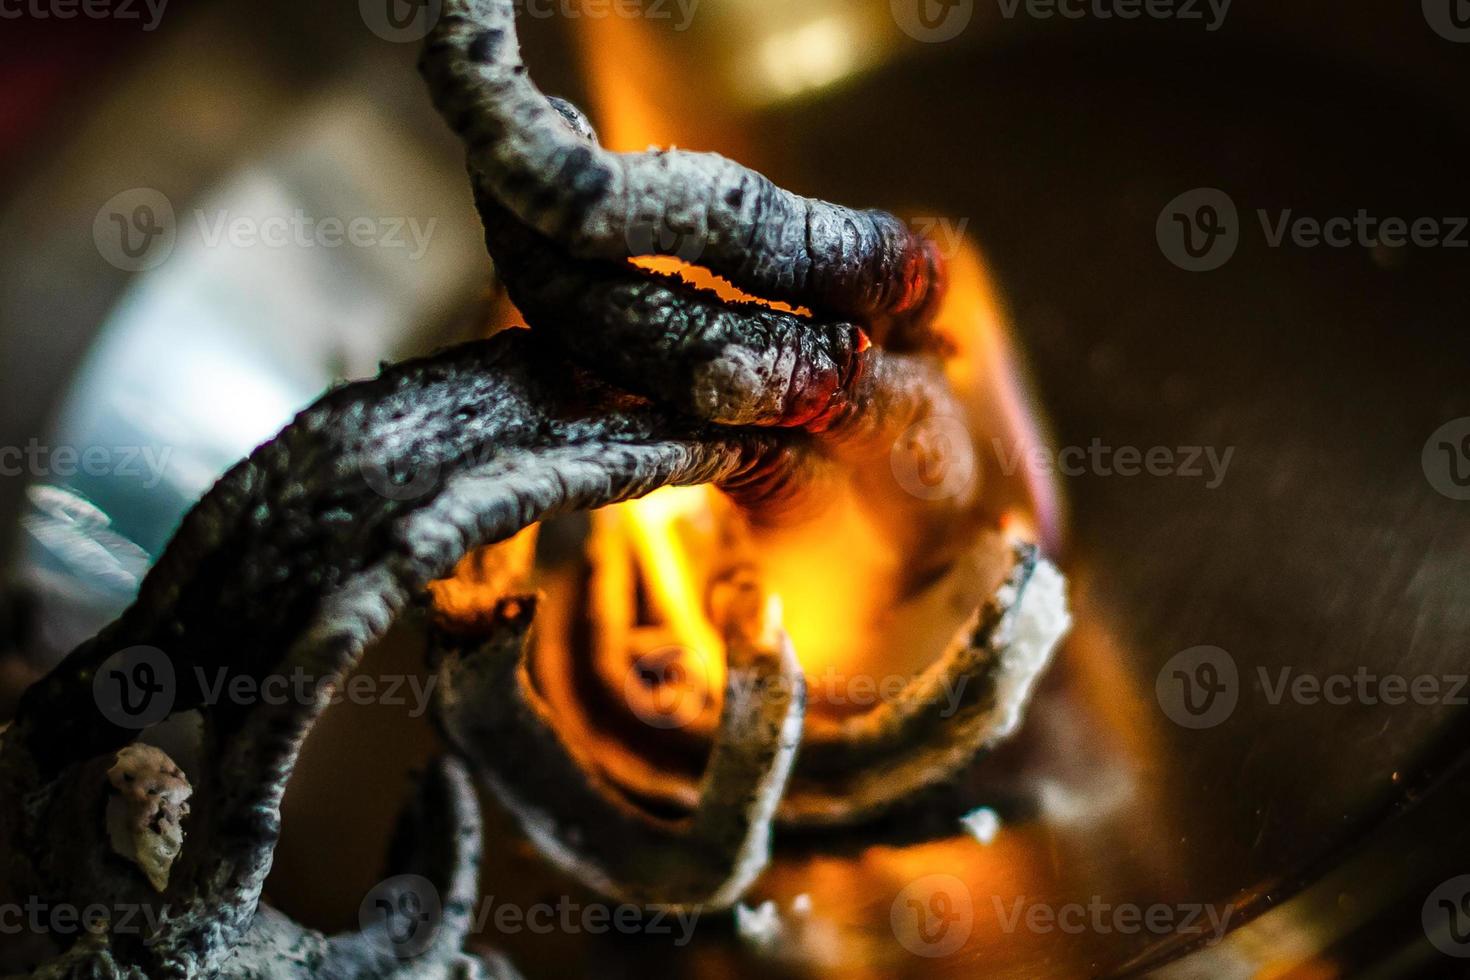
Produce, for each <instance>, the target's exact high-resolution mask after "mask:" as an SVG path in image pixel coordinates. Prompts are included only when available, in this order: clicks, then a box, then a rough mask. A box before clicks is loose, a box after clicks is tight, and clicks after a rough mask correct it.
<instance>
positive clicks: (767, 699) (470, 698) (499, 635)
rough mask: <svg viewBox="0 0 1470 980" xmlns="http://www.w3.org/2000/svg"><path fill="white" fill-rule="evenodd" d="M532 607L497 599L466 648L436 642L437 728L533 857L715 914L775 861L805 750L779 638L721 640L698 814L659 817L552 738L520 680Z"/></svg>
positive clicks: (611, 890)
mask: <svg viewBox="0 0 1470 980" xmlns="http://www.w3.org/2000/svg"><path fill="white" fill-rule="evenodd" d="M535 606H536V599H535V597H534V596H517V597H512V598H508V599H506V600H504V601H503V602H502V603H501V605H500V607H499V608H498V609H497V614H496V616H495V617H494V618H493V620H492V622H491V624H490V625H489V626H488V627H487V628H486V629H484V630H483V631H482V632H479V633H476V634H474V635H471V636H465V635H462V634H461V635H455V634H449V633H442V632H441V633H439V634H437V636H436V647H437V649H438V651H439V658H440V667H439V677H440V682H441V683H440V685H439V688H438V695H439V697H438V702H437V717H438V720H439V724H440V725H441V727H442V728H443V730H444V732H445V736H446V738H447V739H448V740H449V742H450V743H451V744H452V745H454V746H455V747H456V748H457V749H458V750H459V751H460V752H461V753H462V754H463V755H464V756H465V758H466V759H468V760H470V761H471V763H472V764H473V765H474V767H475V769H476V771H477V772H478V773H479V774H480V776H481V778H482V779H484V780H485V781H486V782H487V784H488V785H489V786H490V787H491V788H492V790H493V791H494V793H495V796H496V798H497V799H499V800H500V801H501V803H502V804H504V805H505V806H506V807H507V808H508V809H509V810H510V811H511V812H512V813H513V814H514V815H515V816H516V818H517V820H518V821H519V822H520V824H521V828H522V830H523V831H525V833H526V834H527V836H528V837H529V838H530V839H531V840H532V841H533V842H535V844H536V845H537V847H538V848H539V849H540V851H541V853H542V854H544V855H545V856H546V857H547V858H548V859H550V860H551V861H552V862H553V863H555V864H556V865H557V866H558V867H560V868H562V870H564V871H566V872H568V873H570V874H572V875H574V876H575V877H576V878H577V879H578V880H580V881H582V882H584V883H585V884H587V885H589V886H591V887H592V888H595V889H596V890H597V891H599V892H601V893H602V894H604V895H610V896H614V897H616V898H619V899H621V900H624V901H629V902H638V903H650V904H659V905H674V906H679V907H690V908H695V909H699V908H706V909H712V910H720V909H726V908H729V907H730V906H731V905H733V904H734V903H735V902H736V901H737V900H738V899H739V898H740V897H741V896H742V895H743V894H744V893H745V890H746V888H748V887H749V886H750V884H751V882H752V881H754V880H755V878H756V876H757V875H758V874H760V872H761V871H762V870H764V868H765V866H766V863H767V861H768V860H769V857H770V834H771V817H772V816H773V814H774V813H775V810H776V807H777V804H778V802H779V801H780V798H781V794H782V792H783V791H784V790H785V787H786V779H787V776H788V775H789V773H790V771H791V766H792V762H793V759H794V757H795V755H796V751H797V746H798V745H799V743H800V740H801V724H802V717H803V709H804V705H805V687H804V685H803V682H802V676H801V669H800V667H799V666H798V664H797V662H796V656H795V654H794V652H793V651H792V649H791V644H790V641H789V639H787V638H786V637H785V636H784V635H780V636H779V637H778V638H776V639H775V640H774V642H773V644H772V645H771V646H769V647H768V646H766V645H765V644H762V643H760V642H758V641H757V640H756V639H755V638H754V637H753V636H752V635H751V634H750V632H749V631H741V630H733V631H731V632H730V633H728V634H727V643H728V646H727V656H728V666H729V675H728V681H727V685H726V691H725V703H724V710H723V712H722V714H721V718H720V725H719V729H718V731H717V732H716V734H715V737H714V741H713V746H712V749H711V755H710V761H709V766H708V769H707V771H706V773H705V777H704V780H703V782H702V786H701V790H700V794H699V799H698V802H697V803H696V805H695V807H694V811H693V813H692V814H691V815H690V816H689V817H688V818H686V819H684V820H677V821H676V820H663V819H658V818H655V817H653V816H651V815H649V814H647V813H645V812H643V811H641V810H639V809H638V808H636V807H634V806H633V805H632V804H631V803H629V802H627V801H626V800H625V799H624V797H623V796H622V795H621V793H620V792H619V791H618V789H617V788H616V787H615V786H614V785H612V784H610V783H608V782H607V781H606V779H605V778H604V777H603V775H602V774H601V771H600V768H599V766H598V764H597V761H596V759H593V758H589V757H586V755H585V753H583V752H581V751H579V749H578V747H577V746H575V745H572V744H569V743H567V742H566V741H565V740H564V739H563V738H562V737H561V735H560V734H559V733H558V730H557V727H556V724H555V721H554V719H553V717H552V714H551V711H550V709H549V708H548V707H547V706H546V704H545V703H544V702H543V701H542V699H541V698H540V696H539V695H538V694H537V693H536V691H535V689H534V687H533V685H532V683H531V680H530V678H529V675H528V673H527V669H526V663H525V658H526V655H527V650H528V644H529V635H530V628H531V623H532V619H533V617H534V614H535Z"/></svg>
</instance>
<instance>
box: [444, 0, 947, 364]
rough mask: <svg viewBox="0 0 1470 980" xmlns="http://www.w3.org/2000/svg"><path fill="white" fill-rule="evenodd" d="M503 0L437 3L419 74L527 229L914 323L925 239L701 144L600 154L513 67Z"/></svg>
mask: <svg viewBox="0 0 1470 980" xmlns="http://www.w3.org/2000/svg"><path fill="white" fill-rule="evenodd" d="M515 8H516V5H515V3H514V2H513V0H445V3H444V7H443V12H442V14H441V15H440V17H439V20H438V23H437V24H436V25H435V28H434V30H433V32H432V33H431V34H430V35H429V37H428V39H427V41H426V42H425V46H424V53H423V57H422V59H421V61H420V70H421V72H422V73H423V75H424V78H425V80H426V81H427V82H428V83H429V90H430V93H431V95H432V96H433V98H434V103H435V105H436V106H437V107H438V109H439V111H440V113H441V114H443V116H444V118H445V119H446V120H447V121H448V122H449V124H450V125H451V126H452V127H454V129H455V131H456V132H457V133H459V135H460V136H461V137H462V138H463V139H464V141H465V144H466V146H468V147H469V149H470V155H471V160H472V162H473V165H474V167H475V168H476V169H477V170H479V171H481V172H482V173H483V174H484V175H485V178H486V180H487V181H488V182H489V183H490V185H491V187H492V188H493V190H494V196H495V197H496V198H497V199H498V200H500V201H502V202H504V203H505V204H506V206H507V207H509V208H510V209H511V210H512V211H513V212H515V214H516V215H517V217H519V218H520V219H521V220H522V221H523V222H525V223H526V224H527V225H529V226H531V227H533V228H535V229H536V230H537V231H539V232H541V233H542V234H543V235H546V236H547V237H548V238H551V239H552V240H554V241H556V242H558V243H559V244H561V245H562V246H563V247H564V248H566V249H567V250H568V251H569V252H570V253H571V254H572V255H574V256H577V257H579V258H589V259H604V260H620V259H625V258H628V257H630V256H639V255H657V254H664V255H681V256H683V257H686V258H697V259H698V261H699V262H700V263H701V264H703V265H706V266H708V267H709V268H710V269H712V270H714V271H715V272H717V273H719V274H720V275H722V276H724V277H726V278H727V279H729V280H730V281H731V282H733V283H735V284H736V285H737V286H740V287H741V288H742V289H745V290H746V291H748V292H751V293H755V294H757V295H759V296H762V297H764V298H766V299H777V300H784V301H787V302H791V303H794V304H797V305H803V306H809V307H811V308H813V309H817V310H822V311H826V312H828V313H832V314H835V315H837V316H845V317H855V318H857V319H859V320H861V321H863V322H864V323H865V324H867V325H868V326H869V327H870V328H873V330H874V334H875V336H882V335H883V334H885V333H886V330H885V329H883V328H884V326H885V323H886V321H888V320H890V319H893V320H896V321H908V322H909V323H910V324H912V325H913V327H914V328H917V327H918V326H919V325H921V324H922V323H923V322H924V320H925V318H926V317H927V316H928V315H929V314H930V313H931V312H932V310H933V308H934V306H935V303H936V300H937V298H938V297H939V295H940V294H941V292H942V287H943V265H942V262H941V260H940V258H939V255H938V251H937V249H936V248H935V247H934V245H933V244H932V243H930V242H928V241H927V240H925V239H924V238H922V237H920V236H918V235H915V234H914V233H913V232H911V231H910V230H909V229H908V227H907V226H906V225H904V223H903V222H901V221H900V220H899V219H897V218H895V217H893V216H892V215H890V214H887V213H885V212H882V211H854V210H852V209H849V208H845V207H841V206H839V205H835V204H829V203H827V202H825V201H818V200H813V199H811V198H805V197H800V196H798V195H796V194H792V193H790V192H788V191H785V190H782V189H781V188H779V187H777V186H776V185H775V184H773V183H772V182H771V181H770V180H768V179H766V178H765V177H763V176H761V175H760V174H758V173H756V172H755V171H753V170H749V169H747V168H746V167H743V166H741V165H740V164H738V163H735V162H734V161H732V160H728V159H726V158H725V157H722V156H718V155H716V154H712V153H690V152H685V151H679V150H668V151H663V150H656V151H649V152H647V153H627V154H619V153H611V152H609V151H607V150H603V149H601V148H598V147H596V146H590V145H588V144H587V143H586V142H585V141H583V140H581V139H579V138H578V137H577V136H576V134H575V133H573V132H572V131H571V130H569V129H568V127H567V126H566V125H564V124H563V122H562V120H561V118H560V116H559V114H558V113H557V111H556V110H555V109H554V108H553V107H552V106H550V105H548V104H547V101H546V98H545V96H543V95H542V94H541V92H540V91H539V90H538V89H537V88H536V86H535V84H534V83H533V82H532V81H531V80H530V78H529V77H527V75H526V69H525V65H524V64H522V62H521V57H520V48H519V44H518V42H517V39H516V30H515Z"/></svg>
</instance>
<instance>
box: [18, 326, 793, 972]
mask: <svg viewBox="0 0 1470 980" xmlns="http://www.w3.org/2000/svg"><path fill="white" fill-rule="evenodd" d="M798 455H799V453H797V452H796V451H795V450H794V449H793V448H792V447H790V446H782V445H778V443H777V440H775V439H774V437H771V436H765V435H762V434H759V433H755V432H751V431H741V430H724V431H712V430H709V429H707V428H705V427H703V426H701V425H700V424H699V423H696V422H692V421H687V420H680V419H679V418H678V417H675V416H671V415H669V414H667V413H664V412H661V411H659V410H658V409H656V408H654V407H652V406H650V405H648V404H646V403H642V402H638V401H635V400H632V399H629V398H628V397H627V396H626V395H622V394H620V393H618V392H617V391H615V390H613V389H609V388H607V387H605V386H603V385H601V384H598V383H596V382H595V381H593V380H592V379H589V378H585V377H581V376H579V375H578V374H577V373H576V371H575V369H574V368H572V367H571V366H569V365H568V364H566V362H565V361H563V360H562V359H561V358H560V357H558V356H556V355H555V353H554V352H551V351H547V350H545V349H544V347H543V346H542V345H541V344H540V343H539V342H538V341H537V340H536V339H535V338H534V337H532V336H531V335H530V334H529V333H528V332H525V331H512V332H508V333H506V334H503V335H501V336H499V337H497V338H495V339H493V340H491V341H488V342H483V343H477V344H471V345H467V346H465V347H461V348H457V349H455V350H453V351H450V352H447V353H445V354H442V355H438V356H436V357H432V358H427V359H424V360H421V361H415V362H410V363H408V364H405V365H401V366H399V367H397V368H394V369H392V370H390V371H389V372H387V373H386V374H385V375H383V376H382V377H380V378H378V379H376V380H374V381H369V382H364V383H361V384H356V385H350V386H347V387H344V388H341V389H338V390H336V391H334V392H331V393H329V394H328V395H326V396H325V397H324V398H323V399H322V400H321V401H319V402H318V403H317V404H316V405H314V406H312V407H311V408H309V409H307V410H306V411H305V412H303V413H302V414H301V415H300V416H299V417H298V418H297V419H296V421H294V422H293V423H292V424H291V425H290V426H288V427H287V428H286V430H284V431H283V432H282V433H281V435H280V436H278V437H277V438H276V439H274V440H272V441H271V442H269V443H267V444H266V445H264V446H262V447H261V448H260V449H259V450H257V451H256V452H255V453H254V454H252V455H251V457H250V458H249V459H247V460H246V461H245V462H243V463H241V464H240V465H238V466H237V467H235V468H234V469H233V470H231V471H230V473H228V474H227V475H226V476H225V477H224V478H222V479H221V481H220V482H219V483H218V484H217V485H216V486H215V488H214V489H212V490H211V491H210V492H209V493H208V494H207V495H206V496H205V498H204V499H203V500H202V501H201V502H200V503H199V505H198V506H197V507H196V508H195V509H194V510H193V511H192V512H191V513H190V515H189V516H188V517H187V518H186V519H185V521H184V523H183V526H182V527H181V528H180V531H179V532H178V534H177V535H176V537H175V538H174V540H173V541H172V542H171V544H170V546H169V548H168V549H167V551H166V552H165V554H164V555H163V557H162V558H161V559H160V561H159V563H158V564H157V565H156V566H155V568H154V569H153V571H152V572H151V573H150V574H149V576H148V577H147V579H146V580H145V582H144V584H143V586H142V589H141V591H140V594H139V597H138V599H137V601H136V602H135V603H134V605H133V606H132V607H131V608H130V609H129V610H128V611H127V612H126V613H124V615H123V616H122V617H120V618H119V619H118V621H117V622H115V623H113V624H112V625H111V626H109V627H108V628H107V629H105V630H104V631H103V632H102V633H101V634H100V635H99V636H98V637H96V638H94V639H93V640H91V641H89V642H87V643H86V644H83V645H82V646H81V647H80V648H79V649H78V650H76V651H75V652H73V653H72V654H71V655H70V656H69V657H68V658H67V659H66V660H65V661H64V662H63V663H62V664H61V665H60V666H59V667H58V668H57V669H56V670H55V671H54V672H53V673H52V674H51V675H50V676H49V677H48V678H47V679H45V680H44V681H42V682H41V683H39V684H37V685H36V686H34V687H33V688H32V689H31V690H30V691H28V692H27V694H26V696H25V698H24V699H23V700H22V703H21V706H20V710H19V712H18V714H17V716H16V719H15V722H14V724H13V725H12V726H11V728H10V729H9V730H8V731H7V732H6V733H5V736H4V742H3V746H0V786H3V787H4V793H3V796H0V831H3V834H4V838H5V841H6V848H5V853H6V855H7V857H8V858H9V864H10V867H9V868H8V869H7V870H8V871H9V872H10V874H9V875H8V877H9V878H10V880H12V881H15V882H18V883H19V885H20V887H22V888H24V889H26V890H27V891H28V892H31V893H34V894H37V895H41V896H47V897H51V898H58V900H71V901H72V902H73V903H74V904H80V905H85V904H88V903H89V902H93V901H106V900H111V901H114V902H117V903H125V904H128V905H129V906H136V907H139V908H151V909H154V910H155V911H157V913H158V916H159V917H158V920H157V921H159V922H160V923H161V926H160V928H159V930H158V933H157V934H156V935H151V936H148V937H147V939H148V941H147V942H146V943H143V942H141V941H137V940H136V939H133V938H126V939H125V938H119V939H118V948H117V949H116V950H114V952H115V953H116V954H117V955H119V956H124V957H127V958H128V959H127V960H125V961H124V962H132V963H135V964H141V965H143V966H144V968H145V969H146V971H147V973H148V975H149V976H150V977H175V976H177V977H183V976H194V975H199V974H201V973H205V974H207V973H209V972H210V971H212V970H213V969H215V968H216V967H217V966H218V965H219V963H220V961H221V958H222V957H223V956H224V955H225V954H226V953H227V952H228V951H229V950H230V949H231V948H233V947H234V945H235V944H237V943H238V942H239V941H240V939H241V937H242V936H243V935H244V933H245V931H246V929H247V927H248V925H249V923H250V920H251V917H252V915H253V913H254V910H255V907H256V903H257V902H258V900H259V895H260V889H261V886H262V884H263V881H264V878H265V874H266V872H267V871H268V869H269V866H270V857H271V853H272V851H273V848H274V845H275V841H276V837H277V833H278V824H279V806H280V799H281V794H282V792H283V791H284V787H285V783H286V780H287V778H288V777H289V774H290V772H291V769H292V767H293V766H294V764H295V759H296V755H297V752H298V750H299V747H300V744H301V742H302V740H303V739H304V738H305V736H306V733H307V732H308V730H309V729H310V727H311V725H312V723H313V722H314V721H315V719H316V717H317V715H318V714H319V713H320V711H321V710H322V708H323V707H324V706H325V705H324V703H321V702H318V701H310V702H308V703H298V702H296V701H295V700H294V699H286V702H287V703H284V704H270V703H266V702H265V701H264V700H257V701H254V702H253V703H250V704H248V705H240V704H229V703H227V702H221V703H217V704H206V703H204V702H205V692H204V689H203V687H202V685H201V683H200V682H199V681H198V680H196V678H198V677H200V676H201V675H199V674H196V669H198V670H201V671H203V672H204V674H203V675H202V676H205V677H214V676H216V675H215V674H214V671H215V670H216V669H222V670H224V671H225V672H226V676H231V677H232V676H235V675H243V676H246V677H249V678H251V679H253V680H254V681H257V682H259V681H262V680H264V679H265V678H266V677H268V676H271V675H273V674H281V675H284V676H293V675H294V672H295V671H297V670H300V671H302V672H303V673H304V674H305V676H308V677H314V678H333V679H336V680H340V679H341V678H342V676H343V675H344V674H345V672H346V671H347V670H349V669H350V668H351V667H352V666H353V665H354V664H355V663H356V661H357V659H358V658H359V657H360V655H361V653H362V650H363V648H364V647H365V646H366V644H367V643H369V642H371V641H372V640H373V639H375V638H377V637H378V636H381V635H382V633H383V632H384V631H385V630H386V629H387V628H388V626H389V624H390V623H391V622H392V620H393V619H394V618H395V617H396V616H397V615H398V614H399V613H400V612H401V611H402V610H403V609H404V607H405V606H406V605H407V604H408V603H409V602H410V601H411V599H412V598H414V597H415V596H417V595H419V594H421V592H422V591H423V589H424V588H425V587H426V586H427V583H428V582H429V581H431V580H433V579H435V578H439V577H442V576H444V575H447V574H449V572H450V571H451V570H452V569H453V567H454V565H455V563H456V562H457V561H458V560H459V558H460V557H462V556H463V555H464V554H465V553H467V552H468V551H470V550H471V549H473V548H476V547H479V546H480V545H483V544H488V543H492V542H495V541H499V540H502V539H504V538H506V537H509V536H510V535H511V534H513V533H515V532H516V531H518V530H520V529H521V528H523V527H525V526H527V525H528V524H530V523H533V522H534V521H537V520H540V519H541V518H543V517H546V516H549V515H552V514H555V513H560V512H563V511H567V510H575V509H584V508H589V507H597V506H601V505H603V504H607V503H612V502H615V501H618V500H622V499H626V498H628V497H632V496H638V495H641V494H643V493H646V492H648V491H649V490H651V489H654V488H655V487H659V486H664V485H668V484H678V483H707V482H712V483H722V482H725V483H728V484H729V485H730V486H731V487H732V488H734V489H735V490H736V492H743V493H746V494H748V495H751V497H752V498H753V499H754V498H759V497H761V496H762V495H767V496H768V495H770V494H771V493H779V492H781V491H782V488H783V487H784V483H783V481H782V478H781V474H780V473H779V468H780V467H782V466H789V465H792V464H793V460H795V459H797V458H798ZM390 474H397V477H396V478H395V477H394V476H391V475H390ZM138 645H148V646H152V647H156V648H158V649H159V650H160V651H162V652H163V654H164V655H166V657H167V658H168V661H169V662H170V664H171V665H172V668H173V675H174V677H175V679H176V684H177V690H176V691H175V692H174V697H173V705H172V710H173V713H174V714H178V713H179V712H183V711H187V710H190V709H195V708H199V709H201V715H202V718H203V722H204V730H205V738H204V748H203V751H204V753H205V755H204V759H205V761H204V764H203V765H202V767H201V768H202V772H201V773H200V776H201V777H203V780H204V782H203V784H202V785H201V780H200V779H196V780H195V783H196V790H197V794H196V809H195V813H194V815H193V817H192V818H191V820H190V823H189V826H188V828H187V832H188V835H189V839H188V843H187V845H186V846H185V848H184V851H183V854H182V855H181V856H180V858H179V860H178V862H177V863H176V864H175V866H174V868H173V869H172V873H171V876H170V881H169V885H168V888H167V890H166V891H165V892H164V893H163V894H162V895H157V894H154V893H153V892H152V887H151V885H149V884H148V882H147V879H146V877H145V876H144V875H143V874H142V873H141V871H138V870H137V869H132V872H131V873H122V874H118V873H115V872H112V871H109V870H108V869H107V868H106V867H105V866H104V867H90V866H89V868H88V872H87V873H86V874H67V873H65V872H66V871H67V869H75V868H76V861H75V860H74V859H73V857H72V856H71V853H70V852H71V851H73V850H74V849H78V848H81V849H82V850H86V849H87V848H89V847H96V848H102V847H104V846H105V841H104V839H103V838H104V834H105V828H104V827H103V826H102V825H101V824H100V823H99V824H98V826H96V827H95V828H92V827H89V826H88V825H87V823H86V820H85V815H86V814H87V813H88V812H90V811H89V810H88V809H87V808H86V807H79V806H74V805H71V804H72V803H75V802H76V800H77V798H78V794H85V793H89V792H93V790H92V789H91V787H92V786H93V785H94V783H95V782H96V778H97V777H96V775H95V770H96V768H97V766H98V765H99V762H100V763H106V765H110V764H111V763H110V755H111V753H113V752H115V750H116V749H118V748H119V747H121V746H122V745H125V744H127V743H128V742H129V741H131V739H132V738H133V737H134V736H135V735H136V732H135V731H134V730H132V729H130V728H127V727H120V726H119V725H117V724H115V723H114V722H113V721H112V720H110V719H109V717H108V716H107V715H105V714H104V713H103V712H102V711H101V710H100V708H99V705H98V703H97V702H96V701H95V700H94V695H93V686H92V680H93V677H94V675H95V672H96V671H97V669H98V667H99V666H100V665H102V664H103V663H104V661H106V660H107V659H108V658H109V657H110V656H111V655H112V654H113V653H115V652H117V651H119V650H122V649H124V648H129V647H134V646H138ZM100 778H102V779H104V780H105V766H104V767H103V769H102V770H101V777H100ZM58 814H62V815H67V816H68V817H69V819H70V820H71V821H72V822H78V821H80V823H78V826H77V828H76V829H77V833H79V834H82V835H83V836H81V837H76V836H70V835H58V834H57V833H56V832H55V831H56V827H55V826H54V825H53V823H52V822H51V821H52V819H53V818H55V817H56V816H57V815H58ZM164 910H166V913H165V911H164Z"/></svg>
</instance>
